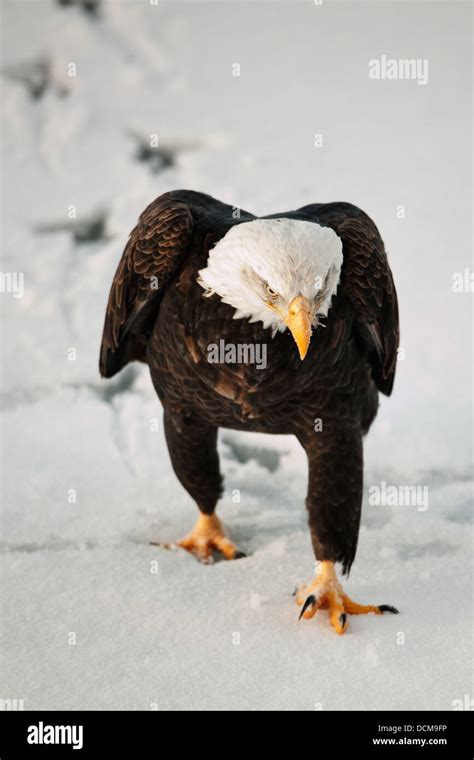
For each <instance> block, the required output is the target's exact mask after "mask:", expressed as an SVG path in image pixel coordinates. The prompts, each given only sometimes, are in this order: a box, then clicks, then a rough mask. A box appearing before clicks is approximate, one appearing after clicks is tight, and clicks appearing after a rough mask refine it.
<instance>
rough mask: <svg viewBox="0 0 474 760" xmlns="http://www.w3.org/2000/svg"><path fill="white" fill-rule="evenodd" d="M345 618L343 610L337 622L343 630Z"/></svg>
mask: <svg viewBox="0 0 474 760" xmlns="http://www.w3.org/2000/svg"><path fill="white" fill-rule="evenodd" d="M346 620H347V615H346V613H345V612H343V613H342V615H340V616H339V624H340V626H341V628H342V630H344V628H345V627H346Z"/></svg>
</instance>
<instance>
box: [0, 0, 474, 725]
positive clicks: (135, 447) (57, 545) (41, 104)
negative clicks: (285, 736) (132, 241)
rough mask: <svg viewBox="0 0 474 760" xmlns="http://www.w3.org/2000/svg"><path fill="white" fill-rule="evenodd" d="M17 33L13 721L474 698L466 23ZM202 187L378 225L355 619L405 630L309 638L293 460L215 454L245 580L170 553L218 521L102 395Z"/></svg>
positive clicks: (36, 9) (137, 387)
mask: <svg viewBox="0 0 474 760" xmlns="http://www.w3.org/2000/svg"><path fill="white" fill-rule="evenodd" d="M1 10H2V16H3V26H4V31H3V60H2V71H1V76H2V112H3V121H4V128H3V134H2V150H3V158H2V162H3V178H4V181H3V197H2V221H3V224H2V246H1V248H2V263H1V270H2V272H10V273H12V272H16V273H19V272H22V273H24V296H23V298H16V297H14V294H13V293H9V292H4V293H0V304H1V309H2V386H1V402H2V431H3V432H2V440H1V453H2V521H1V523H2V524H1V528H2V537H1V555H0V556H1V581H2V584H1V585H2V601H1V612H2V622H1V678H0V683H1V689H0V698H2V699H23V700H24V706H25V709H42V708H45V709H53V708H62V709H87V708H91V709H117V708H123V709H183V710H189V709H194V708H201V709H211V708H215V709H251V710H255V709H285V710H292V709H303V710H310V711H311V710H315V709H323V710H331V709H345V708H350V709H356V710H373V709H391V708H396V709H408V710H410V709H415V708H425V709H446V708H447V709H452V708H453V706H454V705H455V704H457V703H456V702H455V700H462V699H464V695H466V694H468V695H470V696H471V697H472V694H473V686H472V668H471V663H472V654H471V646H472V622H471V621H472V533H471V525H470V520H471V509H472V484H471V472H472V469H471V468H472V438H471V433H472V418H471V391H472V371H471V355H472V348H471V338H472V322H471V320H472V314H471V309H472V294H470V293H468V292H461V293H458V292H453V289H452V278H453V273H455V272H461V273H463V272H464V269H465V268H466V267H470V266H472V265H471V262H470V258H469V256H470V253H469V251H470V213H471V208H470V201H471V197H470V173H469V172H470V158H471V144H470V130H469V126H468V125H469V120H470V113H469V108H470V96H469V93H470V82H469V77H470V73H469V72H470V61H469V48H470V39H469V34H470V23H469V10H470V9H469V6H468V4H464V3H459V4H458V3H442V2H434V3H425V2H423V3H420V4H417V3H409V4H408V3H395V4H391V3H376V4H375V3H374V4H365V3H355V2H352V3H338V2H333V3H327V4H326V3H323V5H321V6H318V5H315V4H313V3H311V2H305V3H299V2H281V3H273V2H272V3H270V2H252V3H231V2H222V3H214V2H212V3H211V2H210V3H202V2H193V3H185V4H184V3H180V2H173V3H171V2H166V1H165V0H164V1H163V2H160V3H159V4H158V5H157V6H155V5H153V4H151V3H148V2H145V1H143V2H142V1H138V0H137V2H130V1H123V0H113V1H112V0H110V1H109V2H104V3H102V9H101V11H100V13H99V14H96V15H95V14H94V13H91V12H86V11H85V10H84V9H83V8H82V7H81V5H80V4H79V3H76V4H73V5H70V6H60V5H59V3H55V2H53V0H51V1H50V0H48V1H47V2H46V0H44V1H43V0H35V2H26V1H25V2H24V1H23V0H20V1H18V0H15V1H14V2H11V1H8V0H4V1H3V2H2V8H1ZM447 30H449V34H447ZM382 54H386V55H388V56H392V57H395V58H412V57H414V58H421V59H428V61H429V81H428V83H427V84H425V85H420V84H418V83H417V82H416V81H413V80H404V81H390V80H383V81H382V80H379V81H377V80H372V79H369V76H368V65H369V60H370V59H373V58H379V57H380V56H381V55H382ZM71 64H75V67H76V72H75V73H76V76H69V74H70V73H71V72H74V66H71ZM236 64H239V65H240V76H234V74H235V73H238V72H239V69H238V68H237V66H236ZM154 134H157V135H158V136H159V151H156V150H150V148H149V139H150V135H154ZM319 134H320V135H322V146H320V147H318V144H317V143H318V141H319V138H316V137H315V136H316V135H319ZM183 187H184V188H191V189H195V190H201V191H204V192H209V193H211V194H212V195H214V196H215V197H217V198H220V199H221V200H223V201H225V202H228V203H231V204H235V205H238V206H240V207H242V208H248V209H249V210H250V211H253V212H254V213H257V214H264V213H273V212H276V211H284V210H286V209H289V208H295V207H298V206H301V205H304V204H307V203H311V202H320V201H332V200H345V201H349V202H352V203H355V204H357V205H359V206H361V207H362V208H363V209H364V210H366V211H367V212H368V213H369V214H370V215H371V216H372V217H373V218H374V220H375V221H376V223H377V224H378V226H379V228H380V230H381V232H382V235H383V237H384V240H385V243H386V247H387V250H388V252H389V256H390V262H391V265H392V268H393V272H394V276H395V280H396V283H397V287H398V293H399V301H400V310H401V329H402V340H401V344H402V349H403V352H402V355H401V357H400V362H399V368H398V372H397V378H396V383H395V391H394V394H393V397H392V398H391V399H382V401H381V408H380V412H379V416H378V418H377V420H376V422H375V424H374V426H373V429H372V430H371V432H370V433H369V436H368V438H367V441H366V446H365V460H366V476H365V492H364V509H363V518H362V526H361V531H360V540H359V548H358V554H357V557H356V561H355V564H354V566H353V569H352V573H351V576H350V579H349V580H348V581H347V582H346V590H347V591H348V592H349V593H350V594H351V596H353V597H354V598H355V599H356V600H358V601H361V602H368V603H388V604H393V605H395V606H397V607H399V609H400V613H401V614H400V615H398V616H391V615H384V616H383V617H380V618H379V617H374V616H365V617H360V618H351V619H350V627H349V630H348V632H347V634H346V635H345V636H343V637H338V636H337V635H336V634H335V633H334V632H333V630H332V629H331V628H330V625H329V622H328V619H327V616H326V614H325V613H324V612H323V613H321V614H319V613H318V615H317V616H316V617H315V618H314V619H313V620H311V621H301V622H300V623H298V620H297V618H298V609H297V607H296V605H295V603H294V599H293V598H292V592H293V589H294V587H295V585H296V584H297V583H299V582H301V581H304V580H309V579H310V578H311V576H312V572H313V562H314V557H313V554H312V550H311V545H310V539H309V532H308V529H307V527H306V514H305V508H304V497H305V489H306V478H307V465H306V461H305V457H304V454H303V452H302V450H301V449H300V448H299V445H298V444H297V442H296V441H295V440H292V439H290V438H285V437H282V438H279V437H271V436H263V435H255V434H244V433H238V432H233V431H221V435H220V441H219V450H220V454H221V459H222V465H223V470H224V473H225V476H226V492H225V496H224V498H223V500H222V502H221V505H220V508H219V514H220V515H221V517H222V518H223V520H224V522H225V524H226V526H227V528H228V530H229V532H230V534H231V536H232V537H233V538H234V539H235V540H236V541H237V542H238V543H239V544H240V545H241V547H242V548H243V549H244V550H245V551H246V552H247V553H248V555H249V556H248V557H247V558H246V559H242V560H239V561H236V562H216V564H215V565H214V566H204V565H200V564H198V563H197V562H196V561H195V560H194V559H193V558H192V557H191V556H188V555H187V554H185V553H181V552H176V553H172V552H166V551H164V550H160V549H158V548H156V547H153V546H150V545H149V541H153V540H155V541H156V540H164V541H167V540H173V539H176V538H179V537H180V536H182V535H183V534H184V533H185V532H187V531H188V530H189V529H190V528H191V526H192V525H193V523H194V521H195V518H196V508H195V505H194V504H193V503H192V501H191V499H190V497H189V496H188V495H187V493H185V491H184V490H183V489H182V488H181V486H180V485H179V483H178V482H177V480H176V478H175V476H174V474H173V472H172V469H171V465H170V462H169V458H168V453H167V449H166V445H165V442H164V436H163V431H162V423H161V407H160V404H159V401H158V400H157V398H156V396H155V394H154V392H153V389H152V386H151V382H150V379H149V376H148V371H147V368H146V367H144V366H143V365H135V366H130V367H128V368H127V369H126V370H125V371H123V372H122V373H121V374H120V375H119V376H118V377H117V378H114V379H113V380H112V381H102V380H100V378H99V376H98V370H97V360H98V349H99V342H100V335H101V329H102V320H103V315H104V308H105V303H106V299H107V295H108V289H109V286H110V282H111V278H112V275H113V272H114V271H115V268H116V265H117V262H118V260H119V257H120V255H121V251H122V249H123V246H124V243H125V241H126V239H127V236H128V233H129V231H130V229H131V228H132V227H133V225H134V223H135V220H136V218H137V217H138V214H139V213H140V212H141V211H142V210H143V208H144V207H145V206H146V205H147V204H148V203H149V202H150V201H151V200H152V199H153V198H155V197H156V196H158V195H160V194H161V193H162V192H165V191H167V190H170V189H175V188H183ZM71 206H75V207H76V208H77V219H76V220H73V219H70V218H69V217H70V216H71ZM400 206H403V207H404V210H405V215H404V216H403V215H402V212H401V211H400V208H399V207H400ZM71 349H74V351H75V357H76V358H75V359H74V351H72V350H71ZM382 481H384V482H386V483H387V484H389V485H390V484H392V485H393V484H394V485H397V486H400V485H419V486H426V487H427V488H428V494H429V506H428V509H424V508H420V505H418V506H417V505H411V506H377V505H374V504H371V503H369V493H370V491H369V489H370V488H371V486H374V485H377V484H378V485H379V486H380V484H381V483H382ZM73 490H74V491H75V492H76V495H77V498H76V501H75V502H74V500H73V499H74V493H73ZM238 492H240V503H238V502H237V501H236V494H237V493H238Z"/></svg>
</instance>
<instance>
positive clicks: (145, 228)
mask: <svg viewBox="0 0 474 760" xmlns="http://www.w3.org/2000/svg"><path fill="white" fill-rule="evenodd" d="M192 233H193V217H192V214H191V211H190V208H189V206H188V204H187V203H185V202H182V201H180V200H177V199H176V198H173V197H172V196H171V195H170V194H169V193H166V194H164V195H161V196H159V197H158V198H157V199H156V200H155V201H153V203H151V204H150V205H149V206H148V207H147V208H146V209H145V211H144V212H143V213H142V214H141V216H140V218H139V220H138V224H137V226H136V227H135V228H134V229H133V230H132V232H131V233H130V238H129V240H128V243H127V245H126V246H125V250H124V252H123V255H122V258H121V260H120V263H119V265H118V268H117V271H116V273H115V276H114V279H113V282H112V287H111V289H110V295H109V300H108V304H107V309H106V314H105V323H104V330H103V335H102V345H101V350H100V362H99V368H100V373H101V375H102V376H103V377H112V376H113V375H115V374H116V373H117V372H118V371H119V370H120V369H122V367H123V366H124V365H125V364H127V362H129V361H131V360H133V359H142V360H143V359H144V356H145V347H146V336H147V331H148V330H149V329H151V327H152V324H153V321H154V319H155V318H156V314H157V309H158V305H159V301H160V300H161V297H162V295H163V292H164V290H165V289H166V286H167V284H168V283H169V281H170V280H171V279H172V278H173V277H174V275H175V274H176V273H177V271H178V269H179V267H180V265H181V263H182V261H183V259H184V257H185V254H186V252H187V249H188V246H189V243H190V240H191V237H192Z"/></svg>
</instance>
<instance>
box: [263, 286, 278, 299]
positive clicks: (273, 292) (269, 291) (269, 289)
mask: <svg viewBox="0 0 474 760" xmlns="http://www.w3.org/2000/svg"><path fill="white" fill-rule="evenodd" d="M265 292H266V293H267V295H269V296H270V298H276V297H277V296H278V293H276V292H275V291H274V290H272V288H271V287H270V285H265Z"/></svg>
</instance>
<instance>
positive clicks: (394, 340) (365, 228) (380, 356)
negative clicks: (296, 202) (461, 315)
mask: <svg viewBox="0 0 474 760" xmlns="http://www.w3.org/2000/svg"><path fill="white" fill-rule="evenodd" d="M297 213H304V214H309V215H311V216H313V217H315V218H317V221H319V222H320V223H323V224H327V225H328V226H329V227H332V229H333V230H334V231H335V232H336V233H337V234H338V235H339V237H340V238H341V240H342V244H343V255H344V262H343V266H342V273H341V284H340V286H339V288H340V289H341V290H342V291H343V292H344V294H345V295H346V296H347V298H348V299H349V301H350V302H351V305H352V309H353V312H354V318H355V324H356V330H357V333H358V337H359V338H360V339H361V341H362V343H363V345H364V347H365V349H366V350H367V354H368V359H369V361H370V363H371V366H372V374H373V378H374V380H375V383H376V385H377V387H378V389H379V390H380V391H382V393H385V394H386V395H387V396H390V394H391V392H392V387H393V381H394V378H395V368H396V363H397V349H398V343H399V338H400V332H399V322H398V302H397V293H396V290H395V285H394V282H393V278H392V273H391V271H390V266H389V264H388V260H387V254H386V253H385V248H384V244H383V240H382V238H381V237H380V233H379V231H378V229H377V227H376V226H375V224H374V223H373V221H372V220H371V219H370V218H369V217H368V216H367V214H365V213H364V212H363V211H361V209H359V208H357V207H356V206H352V205H351V204H350V203H326V204H313V205H311V206H305V207H304V208H302V209H299V210H298V212H297Z"/></svg>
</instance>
